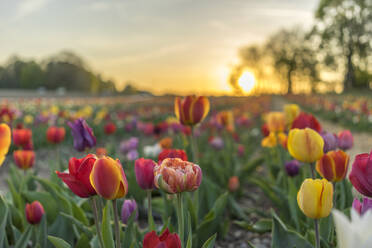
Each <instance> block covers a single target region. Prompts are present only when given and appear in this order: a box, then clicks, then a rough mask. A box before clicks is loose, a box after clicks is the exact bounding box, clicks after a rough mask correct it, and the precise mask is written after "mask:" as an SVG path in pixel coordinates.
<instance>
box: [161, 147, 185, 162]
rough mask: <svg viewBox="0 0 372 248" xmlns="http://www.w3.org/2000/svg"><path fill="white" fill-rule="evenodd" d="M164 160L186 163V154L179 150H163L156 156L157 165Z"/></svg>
mask: <svg viewBox="0 0 372 248" xmlns="http://www.w3.org/2000/svg"><path fill="white" fill-rule="evenodd" d="M166 158H180V159H182V160H184V161H187V159H188V158H187V154H186V152H185V151H184V150H181V149H164V150H163V151H162V152H161V153H159V156H158V164H161V162H162V161H163V160H164V159H166Z"/></svg>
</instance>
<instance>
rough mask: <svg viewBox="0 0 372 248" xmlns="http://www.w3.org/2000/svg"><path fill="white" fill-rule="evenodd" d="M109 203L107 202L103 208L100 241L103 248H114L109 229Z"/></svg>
mask: <svg viewBox="0 0 372 248" xmlns="http://www.w3.org/2000/svg"><path fill="white" fill-rule="evenodd" d="M110 210H111V201H107V203H106V206H105V208H104V209H103V218H102V226H101V228H102V239H103V244H104V245H105V248H115V244H114V238H113V236H112V229H111V224H110V222H111V214H110Z"/></svg>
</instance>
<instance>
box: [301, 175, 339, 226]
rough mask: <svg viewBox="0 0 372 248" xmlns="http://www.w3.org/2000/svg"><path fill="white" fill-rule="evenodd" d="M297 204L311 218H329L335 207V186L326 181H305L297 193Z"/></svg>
mask: <svg viewBox="0 0 372 248" xmlns="http://www.w3.org/2000/svg"><path fill="white" fill-rule="evenodd" d="M297 203H298V206H299V207H300V209H301V211H302V212H303V213H304V214H305V215H306V216H307V217H309V218H312V219H319V218H324V217H327V216H328V215H329V214H330V212H331V209H332V205H333V185H332V183H330V182H328V181H327V180H326V179H324V178H323V179H310V178H308V179H305V181H304V182H303V183H302V185H301V188H300V190H299V191H298V193H297Z"/></svg>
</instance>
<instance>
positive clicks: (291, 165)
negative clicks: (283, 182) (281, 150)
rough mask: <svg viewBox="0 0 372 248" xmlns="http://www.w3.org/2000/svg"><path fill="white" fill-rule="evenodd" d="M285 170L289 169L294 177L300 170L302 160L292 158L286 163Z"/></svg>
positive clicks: (288, 172) (290, 174)
mask: <svg viewBox="0 0 372 248" xmlns="http://www.w3.org/2000/svg"><path fill="white" fill-rule="evenodd" d="M285 170H286V171H287V174H288V176H290V177H294V176H296V175H297V174H298V173H299V171H300V162H298V161H297V160H291V161H288V162H286V163H285Z"/></svg>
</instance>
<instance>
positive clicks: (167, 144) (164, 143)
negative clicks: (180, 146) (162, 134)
mask: <svg viewBox="0 0 372 248" xmlns="http://www.w3.org/2000/svg"><path fill="white" fill-rule="evenodd" d="M159 145H160V146H161V148H162V149H170V148H172V145H173V140H172V138H171V137H166V138H163V139H161V140H160V141H159Z"/></svg>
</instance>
